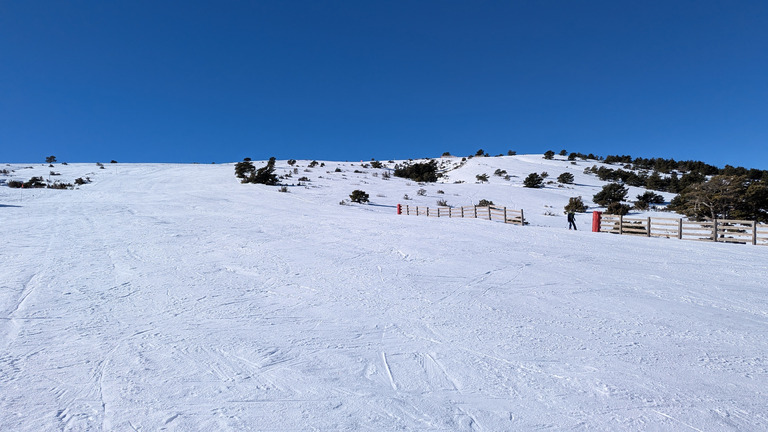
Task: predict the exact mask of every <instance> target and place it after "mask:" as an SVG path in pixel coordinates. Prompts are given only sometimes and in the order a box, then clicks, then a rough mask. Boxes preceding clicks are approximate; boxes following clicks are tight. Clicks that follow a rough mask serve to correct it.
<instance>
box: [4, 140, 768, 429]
mask: <svg viewBox="0 0 768 432" xmlns="http://www.w3.org/2000/svg"><path fill="white" fill-rule="evenodd" d="M308 162H309V161H299V162H298V163H297V167H298V173H296V174H293V171H292V170H293V167H290V166H289V165H287V163H286V162H285V161H278V164H277V166H278V173H279V174H281V175H284V174H285V173H288V172H291V177H290V178H286V179H284V180H283V182H285V183H287V184H296V183H299V181H298V179H299V178H300V177H307V178H308V179H309V181H302V182H301V183H302V184H303V186H290V187H289V188H288V190H289V192H288V193H281V192H278V188H276V187H266V186H261V185H252V184H240V183H239V181H238V179H237V178H235V176H234V169H233V164H227V165H173V164H105V169H99V167H97V166H96V165H94V164H69V165H66V166H62V165H59V164H56V166H55V167H54V168H49V167H48V166H47V165H44V166H43V165H32V168H29V169H23V166H22V165H9V166H5V167H3V168H5V169H9V170H13V172H12V173H11V175H10V176H8V177H2V178H5V179H6V180H8V179H19V180H28V179H29V177H31V176H37V175H42V176H44V177H47V176H48V174H49V172H50V171H51V170H54V171H56V172H59V173H60V174H61V175H60V176H56V177H58V178H60V179H61V180H62V181H67V182H71V181H73V180H74V179H75V178H78V177H86V176H87V177H90V178H91V180H92V183H90V184H87V185H83V186H81V187H79V189H77V190H48V189H32V190H27V189H25V190H19V189H11V188H7V187H0V215H1V216H0V221H2V223H0V242H1V243H0V338H1V339H0V344H1V345H2V350H0V430H21V431H24V430H29V431H33V430H34V431H37V430H100V429H103V430H159V429H169V430H278V431H286V430H360V429H368V430H393V429H401V430H493V431H496V430H532V429H555V430H563V429H584V430H689V429H690V430H765V429H766V428H768V408H766V404H765V399H766V391H765V389H766V388H768V357H766V355H765V353H766V352H768V338H766V336H768V294H766V289H765V282H764V281H765V280H766V279H768V266H766V264H765V263H766V262H768V261H766V259H767V258H768V248H763V247H759V246H748V245H731V244H714V243H698V242H686V241H676V240H666V239H656V238H636V237H628V236H613V235H608V234H596V233H591V232H589V225H590V218H589V217H588V216H586V215H584V216H579V217H578V223H579V228H580V231H577V232H574V231H568V230H567V229H565V227H566V226H567V224H566V222H565V218H564V216H563V215H562V208H563V205H564V204H565V203H566V202H567V201H568V198H569V197H571V196H579V195H580V196H582V197H583V198H584V199H585V201H586V202H587V204H589V205H592V203H591V197H592V195H594V193H596V192H597V191H598V190H600V188H601V187H602V185H603V184H604V183H603V182H600V181H599V180H597V179H596V178H595V177H593V176H589V175H585V174H583V170H584V168H585V167H587V166H592V165H593V164H594V162H593V161H588V162H582V161H579V162H577V164H576V165H572V164H571V163H570V162H568V161H562V160H560V161H558V160H555V161H546V160H543V159H542V158H541V155H528V156H514V157H498V158H472V159H469V160H467V161H466V162H465V163H463V164H462V163H461V159H448V158H446V159H445V161H444V166H445V169H446V170H447V172H446V175H447V178H444V179H443V180H442V181H441V182H439V183H435V184H425V185H419V184H416V183H414V182H411V181H407V180H404V179H399V178H395V177H392V178H390V179H384V178H383V173H384V172H385V171H386V170H384V169H372V168H367V169H366V168H363V167H361V163H360V162H355V163H350V162H327V161H326V162H323V163H324V165H325V166H322V167H321V166H317V167H314V168H307V165H308ZM385 164H386V165H387V166H388V167H389V168H392V165H393V164H390V163H386V162H385ZM255 165H256V166H257V167H258V166H260V165H263V162H255ZM459 165H461V166H460V167H458V168H456V169H452V168H453V167H454V166H459ZM337 168H338V169H340V170H341V171H340V172H336V169H337ZM497 169H501V170H506V171H507V174H508V175H510V179H509V180H504V179H503V178H502V177H499V176H495V175H494V174H493V173H494V172H495V171H496V170H497ZM307 170H308V171H307ZM355 170H357V171H360V172H359V173H355V172H354V171H355ZM542 171H547V172H548V173H549V175H550V177H549V178H548V180H554V179H556V178H557V176H558V175H559V174H560V173H561V172H565V171H568V172H571V173H572V174H573V175H574V177H575V184H574V185H566V186H564V187H558V185H557V184H556V183H555V184H549V185H547V186H546V187H545V188H544V189H527V188H523V187H522V180H523V179H524V178H525V176H526V175H528V174H529V173H531V172H538V173H541V172H542ZM482 173H487V174H488V175H489V178H490V181H489V183H487V184H476V183H475V176H476V175H477V174H482ZM456 181H463V183H454V182H456ZM354 189H362V190H365V191H366V192H368V193H369V195H370V197H371V201H372V203H371V204H370V205H357V204H354V205H339V202H340V201H341V200H343V199H348V195H349V193H351V192H352V190H354ZM419 189H424V190H425V195H424V196H421V195H419V194H418V190H419ZM630 189H631V190H630V197H634V195H637V194H638V193H641V192H642V191H643V190H640V189H633V188H630ZM438 191H442V193H439V192H438ZM405 194H408V195H409V197H410V198H411V200H410V201H408V203H410V204H419V205H429V206H434V205H435V203H436V200H438V199H445V200H446V201H448V203H449V204H451V205H470V204H473V203H476V202H477V201H479V200H480V199H489V200H492V201H494V202H495V203H496V204H499V205H506V206H508V207H512V208H523V209H525V211H526V216H527V219H529V220H530V221H531V225H529V226H525V227H521V226H515V225H505V224H501V223H491V222H488V221H482V220H473V219H450V220H446V219H427V218H417V217H407V216H397V215H396V214H395V209H394V206H395V205H396V204H397V203H406V201H404V200H403V196H404V195H405ZM665 196H666V195H665ZM669 197H670V196H667V198H669ZM547 213H552V214H554V216H550V215H547Z"/></svg>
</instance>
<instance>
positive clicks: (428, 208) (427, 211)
mask: <svg viewBox="0 0 768 432" xmlns="http://www.w3.org/2000/svg"><path fill="white" fill-rule="evenodd" d="M427 217H429V207H427Z"/></svg>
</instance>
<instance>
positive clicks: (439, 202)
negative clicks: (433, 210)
mask: <svg viewBox="0 0 768 432" xmlns="http://www.w3.org/2000/svg"><path fill="white" fill-rule="evenodd" d="M437 206H438V207H449V205H448V201H446V200H444V199H439V200H437Z"/></svg>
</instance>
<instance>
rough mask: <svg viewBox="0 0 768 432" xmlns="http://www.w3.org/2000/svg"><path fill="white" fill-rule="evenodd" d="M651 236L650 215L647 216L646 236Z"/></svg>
mask: <svg viewBox="0 0 768 432" xmlns="http://www.w3.org/2000/svg"><path fill="white" fill-rule="evenodd" d="M650 236H651V217H650V216H648V237H650Z"/></svg>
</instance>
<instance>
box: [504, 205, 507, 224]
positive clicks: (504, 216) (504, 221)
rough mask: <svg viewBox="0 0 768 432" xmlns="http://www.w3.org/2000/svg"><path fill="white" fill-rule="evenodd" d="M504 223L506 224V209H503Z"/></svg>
mask: <svg viewBox="0 0 768 432" xmlns="http://www.w3.org/2000/svg"><path fill="white" fill-rule="evenodd" d="M504 223H507V208H506V207H504Z"/></svg>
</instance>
